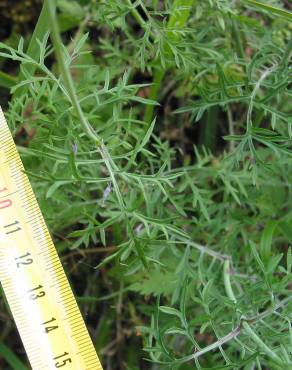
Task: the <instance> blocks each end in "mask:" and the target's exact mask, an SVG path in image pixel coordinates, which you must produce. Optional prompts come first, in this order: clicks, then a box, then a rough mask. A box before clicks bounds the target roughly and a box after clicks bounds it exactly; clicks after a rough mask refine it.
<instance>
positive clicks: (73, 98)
mask: <svg viewBox="0 0 292 370" xmlns="http://www.w3.org/2000/svg"><path fill="white" fill-rule="evenodd" d="M45 1H46V2H47V3H48V9H49V17H50V20H51V28H52V32H51V37H52V40H53V44H54V49H55V53H56V57H57V62H58V65H59V68H60V72H61V75H62V77H63V80H64V85H65V88H66V90H67V93H68V96H69V99H70V102H71V104H72V106H73V109H74V110H75V112H76V114H77V116H78V118H79V120H80V123H81V125H82V126H83V129H84V131H85V132H86V134H87V136H88V137H89V138H90V139H91V140H92V141H93V142H94V144H95V145H96V146H97V148H98V151H99V153H100V155H101V157H102V159H103V161H104V164H105V166H106V167H107V170H108V172H109V175H110V178H111V181H112V184H113V188H114V190H115V194H116V197H117V200H118V203H119V207H120V209H121V212H122V214H123V217H124V219H125V221H126V223H127V226H128V230H129V232H130V234H131V237H132V239H133V242H134V245H135V248H136V252H137V254H138V256H139V258H140V259H141V261H142V263H143V265H144V267H146V268H147V267H148V263H147V260H146V258H145V255H144V252H143V250H142V248H141V247H140V245H139V244H138V243H136V238H135V235H134V232H133V230H132V227H131V225H130V221H129V218H128V214H127V211H126V206H125V204H124V201H123V198H122V194H121V191H120V188H119V185H118V182H117V180H116V177H115V170H116V166H115V163H114V162H113V160H112V158H111V156H110V154H109V153H108V150H107V148H106V146H105V145H104V144H103V141H102V139H101V138H100V137H99V135H97V134H96V132H95V131H94V129H93V128H92V126H91V125H90V123H89V122H88V121H87V119H86V117H85V115H84V113H83V110H82V108H81V105H80V103H79V100H78V97H77V93H76V90H75V86H74V82H73V79H72V76H71V73H70V70H69V67H68V66H67V65H66V62H65V58H64V52H65V48H64V46H63V43H62V40H61V36H60V32H59V28H58V24H57V21H56V18H55V5H54V1H55V0H54V1H53V0H45Z"/></svg>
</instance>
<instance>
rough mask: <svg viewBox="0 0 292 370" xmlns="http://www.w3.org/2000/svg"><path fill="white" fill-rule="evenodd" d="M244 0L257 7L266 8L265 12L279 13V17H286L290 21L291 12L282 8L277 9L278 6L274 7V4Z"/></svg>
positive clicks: (291, 17)
mask: <svg viewBox="0 0 292 370" xmlns="http://www.w3.org/2000/svg"><path fill="white" fill-rule="evenodd" d="M246 2H247V3H248V4H250V5H254V6H256V7H258V8H261V9H263V10H266V11H267V12H269V13H272V14H273V15H279V16H280V17H283V18H286V19H288V20H289V21H292V13H290V12H287V11H286V10H284V9H279V8H276V7H275V6H272V5H268V4H263V3H261V2H259V1H255V0H246Z"/></svg>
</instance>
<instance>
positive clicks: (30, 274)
mask: <svg viewBox="0 0 292 370" xmlns="http://www.w3.org/2000/svg"><path fill="white" fill-rule="evenodd" d="M23 171H24V168H23V165H22V162H21V159H20V157H19V154H18V152H17V149H16V147H15V144H14V141H13V138H12V136H11V133H10V131H9V128H8V126H7V124H6V121H5V117H4V115H3V112H2V110H1V108H0V280H1V284H2V287H3V290H4V293H5V295H6V298H7V301H8V304H9V306H10V309H11V312H12V314H13V317H14V320H15V322H16V325H17V328H18V331H19V333H20V336H21V339H22V341H23V344H24V347H25V350H26V353H27V355H28V358H29V361H30V364H31V366H32V368H33V369H34V370H42V369H59V368H62V369H66V370H67V369H70V370H73V369H74V370H77V369H78V370H93V369H94V370H102V367H101V364H100V362H99V360H98V357H97V355H96V352H95V349H94V346H93V344H92V342H91V339H90V337H89V334H88V331H87V329H86V326H85V324H84V321H83V319H82V316H81V314H80V311H79V308H78V306H77V303H76V301H75V298H74V295H73V293H72V290H71V288H70V285H69V283H68V280H67V278H66V275H65V272H64V270H63V267H62V265H61V262H60V259H59V257H58V254H57V251H56V249H55V247H54V244H53V242H52V239H51V237H50V234H49V232H48V229H47V227H46V224H45V221H44V219H43V216H42V214H41V211H40V209H39V206H38V203H37V200H36V198H35V195H34V193H33V190H32V188H31V186H30V183H29V180H28V177H27V176H26V175H25V174H24V173H23Z"/></svg>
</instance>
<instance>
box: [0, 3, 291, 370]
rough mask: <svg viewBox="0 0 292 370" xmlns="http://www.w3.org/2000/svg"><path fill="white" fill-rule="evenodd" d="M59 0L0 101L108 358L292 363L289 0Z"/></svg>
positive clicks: (18, 54) (9, 57)
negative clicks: (54, 12)
mask: <svg viewBox="0 0 292 370" xmlns="http://www.w3.org/2000/svg"><path fill="white" fill-rule="evenodd" d="M16 3H17V2H16ZM23 3H25V2H23ZM9 4H11V3H9ZM53 4H54V1H52V2H50V5H49V2H47V3H45V5H44V8H43V10H42V12H41V14H40V17H39V21H38V23H37V25H36V27H35V28H34V27H33V28H31V27H28V29H30V30H31V32H29V31H27V26H26V27H25V28H21V27H20V26H19V23H17V19H16V20H15V22H16V23H15V24H17V26H15V27H14V28H12V29H11V30H10V33H9V35H5V36H2V38H3V42H2V43H1V44H0V57H1V60H0V65H1V67H2V71H1V72H0V85H1V86H2V90H1V101H2V102H3V104H4V105H5V110H6V117H7V118H8V122H9V125H10V128H11V130H12V132H13V133H14V136H15V140H16V142H17V144H18V149H19V152H20V154H21V157H22V159H23V161H24V165H25V168H26V170H27V173H28V175H29V177H30V179H31V182H32V185H33V188H34V191H35V192H36V195H37V198H38V201H39V204H40V206H41V209H42V211H43V214H44V217H45V219H46V221H47V223H48V226H49V228H50V231H51V233H52V235H53V237H54V240H55V242H56V246H57V249H58V251H59V254H60V256H61V257H62V260H63V263H64V266H65V269H66V271H67V274H68V277H69V279H70V280H71V283H72V286H73V288H74V290H75V293H76V296H77V300H78V302H79V304H80V308H81V310H82V312H83V314H84V317H85V319H86V322H87V326H88V328H89V330H90V333H91V335H92V338H93V341H94V344H95V346H96V349H97V352H98V353H99V355H100V357H101V360H102V362H103V365H104V369H131V370H134V369H168V368H170V369H183V370H187V369H214V370H215V369H245V370H251V369H284V368H287V369H290V368H291V367H292V359H291V348H292V332H291V307H292V304H291V300H292V299H291V266H292V255H291V247H290V244H291V243H292V208H291V200H292V192H291V179H292V171H291V164H292V161H291V154H292V151H291V136H292V116H291V114H292V104H291V82H292V81H291V80H292V78H291V77H292V76H291V50H292V38H291V34H292V33H291V31H292V15H291V12H290V10H291V4H290V3H289V2H288V1H287V2H286V1H277V0H268V1H265V2H264V3H261V2H258V1H254V0H246V1H236V0H232V1H227V0H208V1H207V0H169V1H159V0H149V1H148V0H147V1H146V0H143V1H142V0H137V1H133V0H132V2H131V0H124V1H119V0H108V1H103V0H100V1H94V0H91V1H90V0H79V1H77V0H74V1H73V0H70V1H69V0H59V1H58V2H57V15H58V16H57V17H54V16H53V13H52V12H53V7H54V6H53ZM11 6H12V7H13V5H11ZM23 6H24V7H23V9H24V11H25V4H23ZM29 6H30V7H32V5H29ZM29 6H28V9H29ZM50 7H51V9H50ZM0 9H1V8H0ZM5 9H6V10H5V11H7V8H5ZM5 14H6V13H5ZM31 17H32V19H31V18H29V22H30V23H33V24H36V21H34V18H33V15H31ZM21 19H22V20H23V21H24V20H25V18H21ZM20 23H21V22H20ZM57 23H58V27H59V28H60V30H61V36H62V42H61V40H60V38H59V35H58V31H57V29H56V26H57ZM19 27H20V28H19ZM51 31H52V32H51ZM50 32H51V34H50ZM21 36H22V37H21ZM50 36H52V37H51V39H50ZM51 40H52V41H51ZM8 93H9V94H8ZM1 317H2V323H1V325H3V330H2V333H1V335H0V340H1V343H0V354H1V356H2V360H1V361H3V362H2V363H1V368H4V369H6V368H12V369H20V368H21V366H22V367H23V368H26V366H27V365H26V360H25V357H24V353H23V350H22V347H21V344H20V342H19V340H18V341H17V340H16V339H15V328H14V325H13V322H12V321H11V320H12V319H11V317H10V313H9V311H8V309H7V307H6V306H5V302H4V298H2V300H1ZM7 364H9V367H7V366H8V365H7Z"/></svg>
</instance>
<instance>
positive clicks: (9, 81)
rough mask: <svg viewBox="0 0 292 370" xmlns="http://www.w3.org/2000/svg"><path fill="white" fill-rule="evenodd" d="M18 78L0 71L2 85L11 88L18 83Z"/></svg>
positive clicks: (0, 84) (0, 83)
mask: <svg viewBox="0 0 292 370" xmlns="http://www.w3.org/2000/svg"><path fill="white" fill-rule="evenodd" d="M16 82H17V80H16V78H15V77H13V76H10V75H9V74H8V73H5V72H2V71H0V86H2V87H6V88H7V89H10V88H11V87H13V86H14V85H15V84H16Z"/></svg>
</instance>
